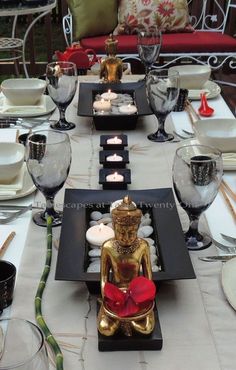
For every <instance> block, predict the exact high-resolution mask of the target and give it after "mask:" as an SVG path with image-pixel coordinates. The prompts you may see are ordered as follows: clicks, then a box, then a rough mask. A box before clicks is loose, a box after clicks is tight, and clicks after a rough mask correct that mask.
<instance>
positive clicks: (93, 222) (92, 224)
mask: <svg viewBox="0 0 236 370" xmlns="http://www.w3.org/2000/svg"><path fill="white" fill-rule="evenodd" d="M97 224H98V223H97V221H90V222H89V226H90V227H92V226H95V225H97Z"/></svg>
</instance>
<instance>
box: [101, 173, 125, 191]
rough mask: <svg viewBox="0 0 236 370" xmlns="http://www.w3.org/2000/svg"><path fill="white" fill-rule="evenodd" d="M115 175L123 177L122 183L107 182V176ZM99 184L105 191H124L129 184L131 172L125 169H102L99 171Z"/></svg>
mask: <svg viewBox="0 0 236 370" xmlns="http://www.w3.org/2000/svg"><path fill="white" fill-rule="evenodd" d="M115 173H117V174H118V175H122V176H123V177H124V179H123V181H107V176H109V175H112V174H115ZM99 184H102V187H103V189H105V190H126V189H127V184H131V172H130V170H129V169H127V168H102V169H100V171H99Z"/></svg>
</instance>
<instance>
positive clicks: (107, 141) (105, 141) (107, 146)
mask: <svg viewBox="0 0 236 370" xmlns="http://www.w3.org/2000/svg"><path fill="white" fill-rule="evenodd" d="M127 145H128V138H127V135H101V136H100V146H101V147H103V149H104V150H123V149H124V147H125V146H127Z"/></svg>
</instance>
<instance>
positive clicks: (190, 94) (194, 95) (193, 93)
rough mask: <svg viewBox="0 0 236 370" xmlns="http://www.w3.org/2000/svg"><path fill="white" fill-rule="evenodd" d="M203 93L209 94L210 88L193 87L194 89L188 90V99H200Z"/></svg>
mask: <svg viewBox="0 0 236 370" xmlns="http://www.w3.org/2000/svg"><path fill="white" fill-rule="evenodd" d="M203 93H205V94H206V96H207V95H209V94H210V90H208V89H200V90H198V89H194V90H189V91H188V97H189V98H190V99H200V95H201V94H203Z"/></svg>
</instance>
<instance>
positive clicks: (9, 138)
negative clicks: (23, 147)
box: [0, 128, 17, 145]
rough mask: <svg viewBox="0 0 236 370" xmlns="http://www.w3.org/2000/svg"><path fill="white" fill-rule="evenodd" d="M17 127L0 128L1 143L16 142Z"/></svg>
mask: <svg viewBox="0 0 236 370" xmlns="http://www.w3.org/2000/svg"><path fill="white" fill-rule="evenodd" d="M16 132H17V129H14V128H11V129H7V128H4V129H1V130H0V145H1V143H15V142H16Z"/></svg>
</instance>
